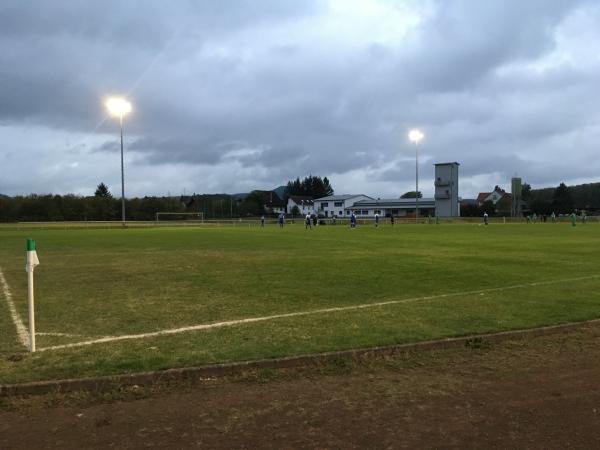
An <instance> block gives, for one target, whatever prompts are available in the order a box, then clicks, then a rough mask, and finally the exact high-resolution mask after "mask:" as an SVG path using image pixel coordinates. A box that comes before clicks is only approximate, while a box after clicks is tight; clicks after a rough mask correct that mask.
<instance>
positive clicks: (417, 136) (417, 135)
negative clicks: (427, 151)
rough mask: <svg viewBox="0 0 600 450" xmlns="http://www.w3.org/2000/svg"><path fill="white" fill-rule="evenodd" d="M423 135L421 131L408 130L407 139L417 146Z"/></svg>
mask: <svg viewBox="0 0 600 450" xmlns="http://www.w3.org/2000/svg"><path fill="white" fill-rule="evenodd" d="M424 137H425V135H424V134H423V133H422V132H421V130H417V129H416V128H415V129H413V130H410V131H409V133H408V139H409V140H410V141H411V142H414V143H415V144H418V143H419V141H420V140H421V139H423V138H424Z"/></svg>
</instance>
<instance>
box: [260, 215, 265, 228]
mask: <svg viewBox="0 0 600 450" xmlns="http://www.w3.org/2000/svg"><path fill="white" fill-rule="evenodd" d="M260 226H261V228H264V227H265V215H264V214H263V215H262V216H260Z"/></svg>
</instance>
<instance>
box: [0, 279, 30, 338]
mask: <svg viewBox="0 0 600 450" xmlns="http://www.w3.org/2000/svg"><path fill="white" fill-rule="evenodd" d="M0 287H1V288H2V293H3V294H4V297H6V303H8V309H9V310H10V317H11V318H12V321H13V323H14V324H15V328H16V329H17V336H18V337H19V342H20V343H21V344H23V345H24V346H25V347H27V348H29V332H28V331H27V328H25V325H24V324H23V321H22V320H21V316H20V315H19V313H18V312H17V308H15V304H14V302H13V301H12V294H11V293H10V288H9V287H8V283H7V282H6V278H4V273H2V268H0Z"/></svg>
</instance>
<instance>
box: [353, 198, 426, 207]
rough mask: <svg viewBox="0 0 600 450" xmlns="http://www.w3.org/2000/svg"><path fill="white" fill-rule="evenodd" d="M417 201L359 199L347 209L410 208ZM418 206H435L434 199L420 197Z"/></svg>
mask: <svg viewBox="0 0 600 450" xmlns="http://www.w3.org/2000/svg"><path fill="white" fill-rule="evenodd" d="M416 205H417V202H416V201H415V199H414V198H381V199H379V200H373V199H371V200H361V201H359V202H355V203H354V204H353V205H352V206H350V207H349V208H347V209H369V208H385V209H412V208H415V207H416ZM419 207H420V208H421V207H422V208H430V207H435V199H433V198H420V199H419Z"/></svg>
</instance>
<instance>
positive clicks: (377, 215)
mask: <svg viewBox="0 0 600 450" xmlns="http://www.w3.org/2000/svg"><path fill="white" fill-rule="evenodd" d="M378 226H379V214H377V213H375V228H377V227H378Z"/></svg>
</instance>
